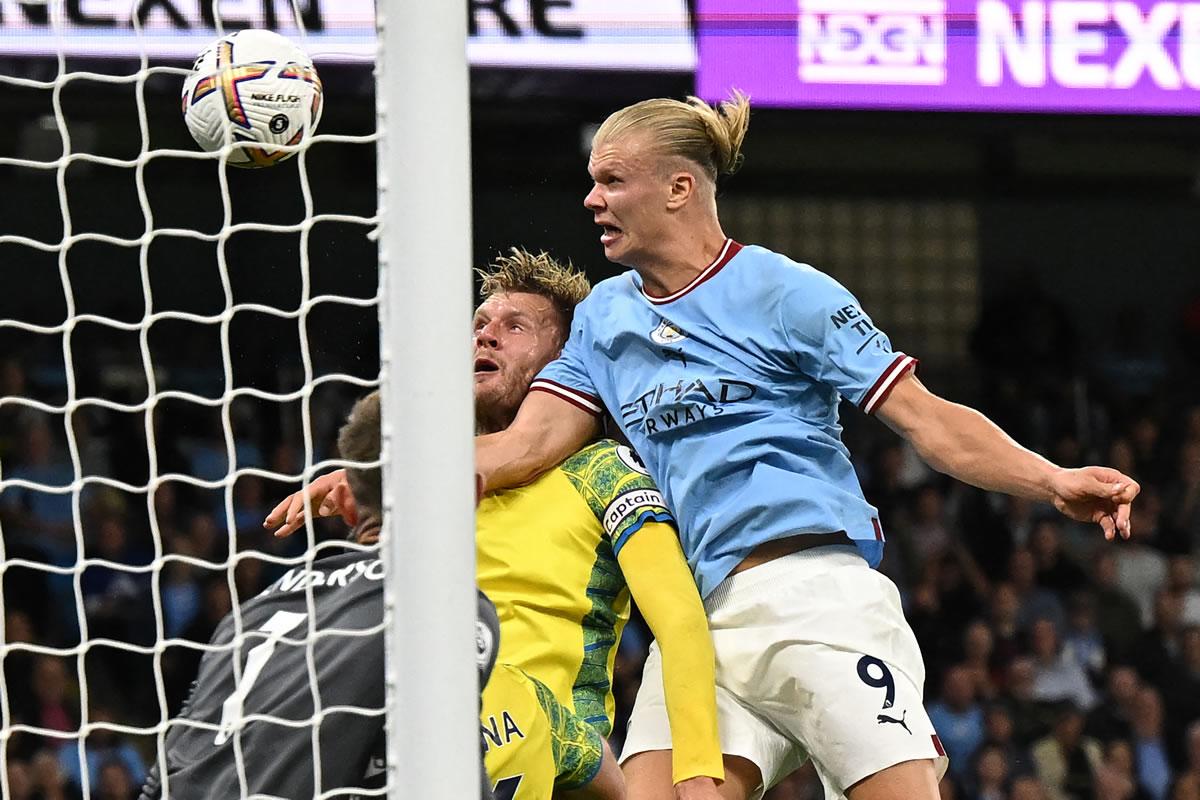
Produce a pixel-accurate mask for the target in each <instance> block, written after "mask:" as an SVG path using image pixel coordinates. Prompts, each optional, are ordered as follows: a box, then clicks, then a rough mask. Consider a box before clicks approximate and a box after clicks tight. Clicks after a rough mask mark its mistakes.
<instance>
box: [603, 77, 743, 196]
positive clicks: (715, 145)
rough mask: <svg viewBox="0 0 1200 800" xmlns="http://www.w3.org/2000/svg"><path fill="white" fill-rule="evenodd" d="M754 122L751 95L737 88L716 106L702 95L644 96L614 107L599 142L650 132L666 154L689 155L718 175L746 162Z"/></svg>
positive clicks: (655, 144) (713, 175)
mask: <svg viewBox="0 0 1200 800" xmlns="http://www.w3.org/2000/svg"><path fill="white" fill-rule="evenodd" d="M749 127H750V98H748V97H747V96H746V95H744V94H743V93H741V92H740V91H737V90H736V89H735V90H734V91H733V93H732V96H731V97H730V98H729V99H728V100H724V101H722V102H721V103H720V104H719V105H718V106H717V107H716V108H714V107H712V106H710V105H709V104H708V103H706V102H704V101H703V100H701V99H700V98H698V97H689V98H688V99H687V100H686V101H683V102H681V101H679V100H668V99H665V98H660V99H655V100H643V101H642V102H640V103H634V104H633V105H631V106H628V107H626V108H623V109H621V110H620V111H617V112H614V113H613V114H612V115H611V116H609V118H608V119H606V120H605V121H604V124H603V125H601V126H600V129H599V130H598V131H596V136H595V138H594V139H593V143H592V144H593V147H595V146H596V145H598V144H600V143H601V142H604V141H613V140H615V139H618V138H620V137H621V136H624V135H627V134H633V133H637V134H648V135H649V136H650V141H651V143H652V147H654V149H655V150H656V151H657V152H658V153H659V155H663V156H675V157H678V158H684V159H687V160H688V161H691V162H693V163H695V164H697V165H698V166H700V167H701V168H702V169H703V170H704V172H705V174H707V175H708V177H709V178H710V179H711V180H713V181H714V182H715V181H716V179H717V177H718V176H720V175H731V174H733V173H734V172H736V171H737V169H738V167H740V166H741V165H742V161H743V157H742V141H743V140H744V139H745V137H746V130H747V128H749Z"/></svg>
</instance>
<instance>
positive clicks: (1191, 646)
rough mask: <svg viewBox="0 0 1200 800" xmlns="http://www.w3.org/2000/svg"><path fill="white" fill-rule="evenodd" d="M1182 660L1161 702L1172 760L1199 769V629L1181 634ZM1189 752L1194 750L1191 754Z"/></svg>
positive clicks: (1195, 628) (1194, 627) (1190, 628)
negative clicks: (1165, 712) (1167, 710)
mask: <svg viewBox="0 0 1200 800" xmlns="http://www.w3.org/2000/svg"><path fill="white" fill-rule="evenodd" d="M1182 641H1183V646H1182V657H1181V658H1180V661H1179V664H1178V665H1177V667H1176V669H1175V670H1174V674H1173V676H1172V677H1171V679H1170V680H1169V681H1168V682H1167V685H1166V687H1165V688H1164V691H1163V699H1164V700H1165V701H1166V702H1167V707H1168V708H1170V709H1171V713H1169V714H1168V715H1167V722H1168V724H1167V734H1168V739H1169V740H1170V742H1171V743H1172V744H1173V745H1176V746H1175V747H1173V748H1172V750H1171V754H1172V756H1173V759H1172V760H1175V761H1179V762H1181V763H1190V759H1192V758H1193V756H1194V759H1195V764H1194V767H1195V768H1197V769H1200V727H1197V725H1196V724H1195V723H1200V627H1196V626H1192V627H1189V628H1187V629H1186V630H1185V631H1184V632H1183V639H1182ZM1189 748H1194V749H1195V752H1194V754H1193V751H1192V750H1191V749H1189Z"/></svg>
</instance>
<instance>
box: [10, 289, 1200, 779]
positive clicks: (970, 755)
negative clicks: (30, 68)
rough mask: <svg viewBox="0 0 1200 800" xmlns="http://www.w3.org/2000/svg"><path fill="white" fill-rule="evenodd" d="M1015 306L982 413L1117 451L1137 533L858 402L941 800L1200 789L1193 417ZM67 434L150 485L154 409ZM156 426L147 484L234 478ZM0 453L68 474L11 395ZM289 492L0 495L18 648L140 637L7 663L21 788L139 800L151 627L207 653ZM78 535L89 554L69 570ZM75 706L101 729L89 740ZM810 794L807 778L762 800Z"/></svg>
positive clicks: (1063, 444)
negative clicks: (933, 741)
mask: <svg viewBox="0 0 1200 800" xmlns="http://www.w3.org/2000/svg"><path fill="white" fill-rule="evenodd" d="M1007 297H1008V296H1007V295H1003V294H1002V295H1001V296H999V297H998V298H997V299H996V300H995V301H994V302H993V303H992V304H991V305H989V306H988V307H987V308H985V309H984V313H983V315H982V318H981V323H980V328H979V330H978V331H977V335H976V337H975V341H974V348H973V349H974V354H975V358H976V359H977V362H978V366H979V370H978V373H979V375H980V376H981V378H980V381H979V386H978V387H977V389H978V398H977V399H978V405H979V407H980V408H981V409H982V410H983V411H985V412H986V413H988V414H989V415H990V416H991V417H992V418H993V419H995V420H996V421H997V422H998V423H999V424H1001V425H1002V426H1003V427H1004V428H1005V429H1006V430H1008V431H1009V432H1011V433H1012V434H1013V435H1014V437H1016V438H1017V439H1018V440H1020V441H1021V442H1022V443H1024V444H1026V445H1028V446H1031V447H1033V448H1034V449H1037V450H1039V451H1041V452H1044V453H1046V454H1047V455H1049V456H1051V457H1053V458H1054V459H1055V460H1056V461H1057V462H1058V463H1060V464H1063V465H1064V466H1075V465H1081V464H1085V463H1094V462H1103V463H1108V464H1111V465H1112V466H1114V467H1115V468H1117V469H1119V470H1121V471H1122V472H1125V473H1127V474H1130V475H1133V476H1135V477H1136V478H1137V479H1138V480H1139V481H1140V482H1141V484H1142V486H1143V492H1142V495H1141V497H1140V498H1139V500H1138V502H1137V503H1135V504H1134V517H1133V538H1132V539H1131V540H1129V541H1116V542H1112V543H1106V542H1104V541H1103V539H1102V537H1100V536H1099V534H1098V533H1097V532H1096V531H1095V530H1094V529H1093V528H1092V527H1089V526H1082V525H1076V524H1074V523H1071V522H1069V521H1065V520H1064V519H1063V518H1062V517H1060V516H1058V515H1057V514H1054V513H1053V512H1052V510H1051V509H1048V508H1039V507H1036V506H1033V505H1031V504H1029V503H1026V502H1023V501H1019V500H1012V499H1007V498H1001V497H999V496H995V495H987V494H985V493H982V492H978V491H975V490H973V489H969V488H968V487H965V486H963V485H961V484H958V483H955V482H952V481H949V480H946V479H944V478H942V477H940V476H938V475H937V474H935V473H932V472H931V471H929V470H928V469H927V468H926V467H925V466H924V465H923V464H922V463H921V462H920V460H919V459H918V458H916V456H915V454H913V453H912V452H911V451H910V450H909V449H907V448H906V447H904V446H902V445H901V444H899V443H898V440H896V439H895V438H894V437H892V436H890V434H888V433H887V432H886V431H885V430H884V429H883V427H882V426H879V425H875V424H873V423H861V424H860V423H858V422H857V420H856V419H854V417H856V416H857V412H855V411H853V410H847V412H846V417H847V420H846V422H847V425H848V427H849V431H848V437H847V440H848V444H849V445H850V449H851V452H852V453H855V454H856V455H858V456H859V457H860V459H861V460H860V462H859V463H857V464H856V467H857V468H858V470H859V472H860V475H861V478H862V481H863V485H864V489H865V491H866V495H867V498H868V499H869V500H870V501H871V502H872V503H874V504H875V505H876V506H878V508H879V509H880V515H881V518H882V519H883V520H884V523H885V526H886V531H887V540H888V548H887V554H886V556H885V560H884V564H883V566H882V569H883V571H884V572H885V573H886V574H888V575H889V576H890V577H891V578H892V579H893V580H894V581H895V582H896V584H897V585H898V586H899V587H900V589H901V592H902V596H903V598H904V602H905V607H906V613H907V616H908V619H909V620H910V622H911V625H912V627H913V629H914V631H915V633H916V634H917V637H918V639H919V641H920V644H921V648H922V651H923V653H924V656H925V661H926V665H927V675H926V684H925V687H926V704H927V707H928V709H929V713H930V716H931V718H932V719H933V721H934V724H935V725H936V727H937V729H938V732H939V735H940V737H941V740H942V742H943V743H944V745H945V748H946V750H947V751H948V752H949V755H950V756H951V768H950V773H949V774H948V776H947V778H946V779H945V780H944V781H943V783H942V788H943V796H944V797H953V798H979V800H1009V799H1011V800H1065V799H1066V798H1078V799H1079V800H1083V799H1084V798H1098V799H1099V800H1133V799H1135V798H1137V799H1141V798H1145V799H1147V800H1200V579H1198V575H1200V572H1198V563H1200V406H1197V405H1192V404H1190V403H1189V402H1188V401H1187V399H1186V398H1176V397H1174V396H1173V395H1171V394H1170V392H1169V390H1168V389H1167V387H1165V386H1164V383H1165V377H1166V375H1167V373H1168V372H1170V370H1169V369H1168V368H1167V365H1166V364H1165V363H1163V362H1162V361H1161V358H1160V357H1156V356H1155V355H1153V352H1152V350H1153V349H1152V348H1149V347H1147V348H1146V349H1144V350H1138V349H1137V348H1136V347H1129V348H1127V349H1126V350H1124V351H1121V350H1117V351H1114V352H1113V353H1112V354H1111V358H1109V360H1108V361H1107V362H1106V363H1105V364H1104V365H1102V366H1099V367H1095V368H1092V367H1089V366H1088V365H1081V364H1080V359H1081V356H1080V354H1079V353H1078V351H1077V349H1076V348H1075V347H1074V345H1073V342H1074V341H1075V337H1074V336H1073V335H1072V331H1071V330H1070V328H1069V326H1067V325H1066V323H1064V322H1062V320H1063V319H1064V318H1065V316H1066V315H1064V314H1061V313H1056V309H1055V307H1054V302H1053V300H1052V299H1050V298H1048V297H1046V296H1044V295H1040V294H1035V296H1034V297H1033V299H1032V300H1031V299H1029V297H1028V296H1027V297H1025V298H1024V299H1023V300H1022V301H1021V302H1020V303H1014V302H1012V301H1010V300H1009V299H1006V298H1007ZM60 389H61V387H60V386H56V385H54V379H53V370H47V369H44V368H43V367H42V365H41V364H39V363H38V362H37V361H36V357H30V356H28V355H27V356H26V358H25V359H24V360H18V359H9V360H6V361H4V362H3V364H0V395H3V396H14V395H15V396H26V397H30V396H32V397H37V398H38V399H41V400H46V401H48V402H49V401H54V398H55V395H56V393H57V392H59V391H60ZM337 391H338V394H337V395H336V396H333V397H327V398H326V399H325V401H323V402H313V403H312V404H311V408H312V409H313V414H314V419H313V427H312V429H313V431H314V442H315V443H316V446H315V452H314V458H315V460H320V459H322V458H326V457H329V456H330V455H331V454H332V452H333V437H334V435H335V433H336V430H337V425H338V423H339V422H340V420H341V419H342V418H343V417H344V414H345V411H346V409H347V408H348V407H349V403H350V402H352V400H353V399H354V398H355V396H356V395H357V393H358V390H356V389H354V388H353V387H345V388H343V389H339V390H337ZM1147 398H1159V399H1158V400H1156V401H1154V402H1148V401H1147ZM60 400H61V398H60ZM72 427H73V432H74V440H75V452H76V454H77V456H76V457H77V458H78V459H79V462H80V464H81V466H82V471H83V474H84V475H102V476H108V477H111V478H114V479H116V480H120V481H124V482H126V483H129V484H133V485H138V484H144V483H145V482H146V481H147V477H148V474H149V471H148V470H149V465H148V463H147V462H146V457H145V453H146V451H147V448H146V446H145V435H146V433H145V430H144V423H143V421H142V419H141V416H140V415H120V414H116V413H110V412H106V411H103V410H100V409H97V408H95V407H87V408H83V409H80V410H78V411H76V412H75V413H74V414H73V415H72ZM153 427H154V441H155V452H156V458H157V463H156V465H155V466H156V469H157V473H158V474H164V473H181V474H185V475H190V476H193V477H195V478H199V479H201V480H206V481H219V480H221V479H222V478H223V477H224V476H225V475H226V473H227V472H228V468H229V464H228V458H227V452H228V450H229V447H230V446H229V445H227V443H226V433H225V430H226V429H225V426H224V425H222V424H220V419H219V417H218V416H217V415H215V414H213V413H208V412H201V411H199V410H192V411H189V410H188V409H186V408H183V407H182V406H180V407H178V408H175V407H172V408H170V409H165V410H163V413H161V414H158V415H156V419H155V424H154V426H153ZM229 430H230V440H231V441H232V445H231V446H232V449H233V451H234V453H235V459H236V464H237V466H238V467H241V468H244V467H261V468H264V469H269V470H272V471H275V472H278V473H281V474H284V475H295V474H298V473H299V472H300V471H301V470H302V468H303V463H302V460H303V454H302V453H301V452H299V451H298V450H297V449H296V447H295V444H294V443H296V442H300V441H302V440H303V439H302V436H301V432H300V429H299V427H298V423H297V422H296V421H295V419H294V417H293V418H286V417H279V416H278V415H277V414H275V415H273V414H272V413H271V412H270V411H267V410H264V409H263V408H261V407H258V406H253V405H250V404H241V403H240V402H235V403H234V404H233V406H232V407H231V409H230V426H229ZM0 461H2V462H3V464H4V476H5V478H8V479H24V480H28V481H34V482H39V483H45V484H50V485H55V486H65V485H67V484H69V483H70V482H71V481H72V478H73V475H74V468H73V466H72V457H71V455H70V451H69V449H68V446H67V440H66V437H65V435H64V431H63V428H62V422H61V417H54V416H50V415H43V414H40V413H38V412H33V411H30V410H28V409H23V408H20V407H14V406H5V407H3V408H2V409H0ZM294 488H295V486H294V485H291V484H287V483H284V482H276V481H268V480H265V479H262V478H259V477H255V476H242V477H241V478H239V479H238V480H237V481H236V483H235V484H234V485H233V486H232V488H231V489H230V491H229V496H228V498H227V497H226V492H225V491H224V490H222V489H220V488H205V487H201V486H197V485H195V484H192V483H188V482H182V481H169V482H165V483H162V484H160V485H159V486H158V488H157V490H156V491H155V492H154V494H153V496H152V498H151V499H150V500H149V502H148V501H147V498H146V495H145V494H144V493H134V492H125V491H123V490H121V489H117V488H113V487H111V486H102V485H98V484H95V483H90V484H88V485H87V486H86V488H85V489H84V490H83V491H82V492H81V493H80V494H79V500H78V507H77V508H76V507H75V506H74V501H73V498H72V496H71V495H70V494H63V493H58V494H51V493H42V492H36V491H32V490H26V489H8V490H6V491H5V493H4V496H3V498H0V514H2V517H0V522H2V523H3V547H4V550H3V559H4V561H5V564H6V566H5V568H4V569H3V572H2V573H0V575H2V577H3V597H4V620H3V621H4V640H5V641H6V642H8V643H18V642H20V643H26V644H31V645H38V646H42V647H55V648H72V647H75V646H77V645H78V644H79V641H80V630H81V628H85V629H86V631H87V636H88V639H89V640H90V641H94V640H96V639H104V640H114V641H116V642H127V643H129V644H132V645H135V646H137V647H140V648H144V650H143V651H142V652H136V651H131V650H125V649H122V648H119V647H113V646H110V645H106V644H103V643H99V644H92V645H91V646H90V647H89V648H87V649H86V651H85V652H84V653H83V654H82V655H81V656H77V655H76V653H75V652H74V651H70V650H68V652H67V654H66V655H52V654H50V653H49V652H44V651H37V650H28V649H17V650H8V651H7V652H6V655H5V657H4V664H3V677H4V681H5V683H4V687H3V688H4V701H3V704H2V705H0V713H3V714H4V715H5V716H6V718H5V719H4V723H5V724H6V725H12V724H17V723H23V724H25V725H30V726H35V727H38V728H41V729H46V730H50V731H55V732H58V734H60V735H50V736H35V735H32V734H30V733H17V734H15V735H13V736H11V737H10V738H9V739H7V740H6V741H5V742H4V743H3V755H4V757H5V759H6V763H7V770H8V775H7V777H8V787H9V796H10V797H12V798H13V800H26V799H27V798H44V799H45V800H49V799H50V798H70V797H79V796H80V795H81V789H82V786H83V783H84V774H85V773H86V775H87V779H86V780H87V783H88V785H89V786H90V794H91V796H92V797H98V798H105V799H106V800H108V799H109V798H112V799H114V800H115V799H117V798H131V797H133V796H135V795H136V792H137V789H138V787H139V786H140V783H141V780H142V777H143V776H144V774H145V773H146V771H147V768H148V764H149V763H150V762H151V761H152V759H153V758H154V752H155V744H156V739H155V737H154V736H147V735H141V736H135V735H130V734H126V733H122V732H119V731H116V730H114V729H113V728H112V727H106V726H104V725H103V723H111V724H113V725H117V726H153V725H156V724H158V723H159V721H160V719H162V718H164V717H165V716H166V715H168V714H174V713H176V712H177V711H178V710H179V707H180V705H181V704H182V702H183V699H184V697H185V696H186V693H187V689H188V686H189V685H190V682H191V680H192V678H193V677H194V674H195V670H196V668H197V665H198V662H199V658H200V654H201V651H200V650H199V649H198V648H195V647H188V646H186V645H185V644H177V645H172V646H170V647H166V648H164V649H162V651H161V653H159V654H155V653H154V649H153V646H154V644H155V641H156V637H157V636H159V635H161V636H162V637H166V638H171V637H177V638H178V640H180V641H186V642H193V643H196V644H203V643H206V642H207V641H208V640H209V637H210V636H211V634H212V632H213V629H214V627H215V625H216V624H217V622H218V621H219V620H220V619H221V618H222V617H223V616H224V615H225V614H227V613H228V612H229V610H230V609H231V608H232V606H233V604H234V602H235V601H236V599H238V598H241V599H245V598H248V597H251V596H253V595H254V594H256V593H257V592H258V591H259V590H260V589H261V588H263V587H264V586H266V585H267V584H268V583H269V582H270V581H271V580H273V579H274V578H275V577H277V576H278V575H279V574H280V573H281V572H282V571H283V570H284V569H286V564H285V563H283V562H282V561H281V559H286V558H288V557H295V556H298V555H299V554H300V553H301V552H302V551H303V549H304V547H305V541H304V539H303V537H292V538H291V539H284V540H276V539H273V538H271V537H269V536H267V535H266V534H265V533H264V532H263V530H262V528H261V520H262V519H263V516H264V515H265V513H266V510H267V508H269V506H270V505H271V504H272V503H273V501H274V500H275V499H277V498H279V497H282V496H284V495H285V494H286V493H288V492H289V491H292V490H293V489H294ZM76 520H78V523H79V524H78V529H79V530H80V531H81V532H82V534H81V537H80V538H81V540H82V542H80V538H77V534H76V529H77V526H76ZM338 526H339V523H337V522H335V521H330V520H323V521H320V522H318V523H317V532H318V536H321V537H329V538H334V537H336V538H341V537H342V536H343V534H344V532H343V531H341V530H339V527H338ZM231 530H232V531H235V532H236V538H234V539H232V540H231V538H230V537H229V535H228V533H229V532H230V531H231ZM156 535H157V538H158V540H159V541H161V548H162V549H161V555H177V556H183V557H186V558H188V559H191V560H190V561H182V560H175V559H168V560H167V562H166V564H165V566H164V567H163V568H162V570H161V572H160V573H158V574H155V573H153V572H152V571H151V570H150V569H149V565H150V564H151V563H153V562H154V559H155V557H156V555H159V554H160V553H158V551H156V547H155V539H156ZM80 543H82V547H83V553H82V555H84V556H87V557H88V558H91V559H98V561H95V562H89V563H88V565H87V567H86V568H85V569H84V570H82V571H81V572H78V573H72V572H71V571H70V569H69V567H70V566H71V565H72V564H74V563H75V561H76V559H77V557H78V556H79V555H81V554H80V553H79V552H78V550H79V546H80ZM233 553H236V554H238V555H239V558H238V566H237V568H236V570H235V571H234V573H233V578H232V580H231V579H230V578H229V577H228V575H227V571H226V569H225V563H226V561H227V560H228V559H229V557H230V555H231V554H233ZM18 559H26V560H28V561H31V562H36V563H39V564H44V565H48V566H50V567H52V568H57V569H58V570H59V571H58V572H52V571H48V570H45V569H37V568H34V567H32V566H23V565H22V562H20V561H17V560H18ZM157 609H161V613H159V612H158V611H157ZM159 620H161V625H162V631H161V634H157V633H156V631H157V626H158V621H159ZM647 644H648V642H647V634H646V632H645V628H644V627H643V626H640V625H638V624H637V621H636V620H635V621H634V623H632V624H631V625H630V626H629V627H628V628H627V630H626V635H625V638H624V640H623V641H622V645H621V650H620V653H619V656H618V658H619V661H618V671H617V686H616V691H617V695H618V704H619V705H618V714H617V719H618V727H617V730H616V731H615V732H614V738H615V739H616V742H615V744H617V745H618V746H619V743H620V738H621V735H622V729H621V721H622V720H624V719H625V718H626V717H627V715H628V711H629V708H630V707H631V705H632V702H633V697H634V696H635V694H636V691H637V683H638V676H639V675H640V672H641V662H642V660H643V659H644V657H645V652H646V646H647ZM156 663H157V664H158V665H159V667H160V669H161V674H162V676H163V681H162V686H161V696H160V688H159V685H158V682H157V681H156V680H155V665H156ZM80 670H83V673H84V676H85V678H86V680H82V681H81V680H80ZM83 709H86V721H87V722H88V723H89V724H90V726H91V727H89V728H88V731H89V732H88V735H87V736H86V744H85V746H84V747H83V748H80V747H79V746H78V745H77V742H78V735H77V734H76V733H74V732H76V731H77V730H78V728H79V726H80V722H81V710H83ZM97 723H100V724H101V725H100V727H96V725H97ZM81 755H82V758H81ZM819 792H820V788H819V784H818V783H817V782H816V781H815V779H814V777H813V775H812V773H811V771H809V770H804V771H801V772H799V773H797V774H796V775H795V776H793V777H792V778H791V779H789V780H788V781H786V782H785V783H784V784H782V785H780V786H779V787H776V788H775V789H774V790H773V791H772V792H771V793H769V795H768V798H769V799H770V800H800V799H801V798H815V797H818V796H819Z"/></svg>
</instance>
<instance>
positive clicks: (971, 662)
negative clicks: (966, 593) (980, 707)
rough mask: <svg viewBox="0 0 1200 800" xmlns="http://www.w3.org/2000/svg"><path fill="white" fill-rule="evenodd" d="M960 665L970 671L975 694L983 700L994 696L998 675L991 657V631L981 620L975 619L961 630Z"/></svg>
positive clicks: (996, 690)
mask: <svg viewBox="0 0 1200 800" xmlns="http://www.w3.org/2000/svg"><path fill="white" fill-rule="evenodd" d="M962 666H963V667H964V668H966V669H967V670H968V671H969V672H970V673H971V678H972V680H974V681H975V688H976V692H977V695H978V696H979V697H980V698H983V699H985V700H991V699H992V698H993V697H995V696H996V694H997V692H998V689H997V686H998V680H997V678H998V676H997V675H996V674H995V673H994V671H993V670H994V669H995V661H994V660H993V659H992V631H991V629H990V628H989V627H988V625H987V623H986V622H984V621H983V620H978V619H977V620H975V621H974V622H972V623H971V624H970V625H968V626H967V629H966V630H965V631H964V632H963V658H962Z"/></svg>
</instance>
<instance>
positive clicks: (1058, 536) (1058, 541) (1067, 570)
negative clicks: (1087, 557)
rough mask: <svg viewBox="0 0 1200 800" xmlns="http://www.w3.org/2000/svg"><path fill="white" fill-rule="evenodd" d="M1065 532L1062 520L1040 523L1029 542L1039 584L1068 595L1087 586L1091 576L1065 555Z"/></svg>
mask: <svg viewBox="0 0 1200 800" xmlns="http://www.w3.org/2000/svg"><path fill="white" fill-rule="evenodd" d="M1062 530H1063V525H1062V522H1061V521H1060V518H1059V517H1043V518H1042V519H1040V520H1038V522H1037V524H1036V525H1035V526H1034V528H1033V535H1032V536H1031V537H1030V539H1029V551H1030V552H1031V553H1032V554H1033V559H1034V564H1035V567H1036V571H1037V583H1038V585H1039V586H1041V587H1043V588H1046V589H1050V590H1052V591H1055V592H1059V593H1061V594H1063V595H1068V594H1070V593H1071V592H1074V591H1075V590H1076V589H1079V588H1081V587H1083V586H1084V585H1085V584H1086V583H1087V575H1085V574H1084V572H1083V570H1082V569H1080V568H1079V566H1078V565H1077V564H1075V562H1073V561H1071V559H1070V558H1068V557H1067V556H1066V555H1065V554H1064V553H1063V549H1062Z"/></svg>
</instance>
